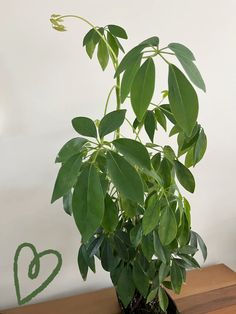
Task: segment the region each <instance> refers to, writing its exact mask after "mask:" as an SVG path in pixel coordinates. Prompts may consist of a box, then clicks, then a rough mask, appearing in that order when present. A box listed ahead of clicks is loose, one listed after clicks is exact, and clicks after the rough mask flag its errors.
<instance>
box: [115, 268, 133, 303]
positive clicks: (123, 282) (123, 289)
mask: <svg viewBox="0 0 236 314" xmlns="http://www.w3.org/2000/svg"><path fill="white" fill-rule="evenodd" d="M134 292H135V285H134V283H133V277H132V270H131V268H130V267H129V266H126V267H124V268H123V269H122V271H121V274H120V277H119V279H118V283H117V293H118V296H119V298H120V300H121V302H122V303H123V305H124V307H125V308H126V307H127V306H128V304H129V303H130V301H131V300H132V298H133V296H134Z"/></svg>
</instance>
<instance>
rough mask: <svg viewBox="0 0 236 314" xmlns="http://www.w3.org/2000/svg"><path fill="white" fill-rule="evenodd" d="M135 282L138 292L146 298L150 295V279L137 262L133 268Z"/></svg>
mask: <svg viewBox="0 0 236 314" xmlns="http://www.w3.org/2000/svg"><path fill="white" fill-rule="evenodd" d="M133 281H134V284H135V286H136V288H137V289H138V291H139V292H140V293H141V294H142V296H143V297H144V298H145V297H146V296H147V293H148V288H149V278H148V277H147V275H146V274H145V273H144V271H143V270H142V268H141V267H140V265H139V263H138V262H135V263H134V266H133Z"/></svg>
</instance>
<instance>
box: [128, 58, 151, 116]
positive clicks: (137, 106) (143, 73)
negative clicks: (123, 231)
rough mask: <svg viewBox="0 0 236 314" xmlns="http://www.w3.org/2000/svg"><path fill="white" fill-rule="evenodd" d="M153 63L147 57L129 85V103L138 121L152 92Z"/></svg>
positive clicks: (148, 102) (147, 104)
mask: <svg viewBox="0 0 236 314" xmlns="http://www.w3.org/2000/svg"><path fill="white" fill-rule="evenodd" d="M154 85H155V65H154V62H153V59H152V58H148V59H147V60H146V61H145V62H144V63H143V64H142V66H141V67H140V68H139V70H138V71H137V73H136V75H135V78H134V81H133V84H132V86H131V92H130V96H131V104H132V107H133V110H134V113H135V115H136V117H137V118H138V120H139V121H141V120H142V118H143V116H144V114H145V112H146V110H147V108H148V106H149V104H150V102H151V100H152V96H153V93H154Z"/></svg>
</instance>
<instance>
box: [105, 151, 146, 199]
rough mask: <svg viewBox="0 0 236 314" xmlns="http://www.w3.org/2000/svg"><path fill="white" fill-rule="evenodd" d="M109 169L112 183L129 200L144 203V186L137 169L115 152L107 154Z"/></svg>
mask: <svg viewBox="0 0 236 314" xmlns="http://www.w3.org/2000/svg"><path fill="white" fill-rule="evenodd" d="M107 168H108V173H109V176H110V178H111V181H112V183H113V184H114V185H115V187H116V188H117V190H118V191H119V192H120V193H121V194H123V195H125V196H126V197H127V198H128V199H130V200H132V201H134V202H137V203H141V204H142V203H143V193H144V192H143V184H142V181H141V178H140V176H139V174H138V173H137V171H136V170H135V168H133V167H132V166H131V165H130V164H129V163H128V162H127V161H126V160H125V159H124V158H123V157H121V156H119V155H118V154H116V153H115V152H109V153H108V154H107Z"/></svg>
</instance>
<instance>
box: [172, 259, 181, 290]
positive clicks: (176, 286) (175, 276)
mask: <svg viewBox="0 0 236 314" xmlns="http://www.w3.org/2000/svg"><path fill="white" fill-rule="evenodd" d="M170 278H171V285H172V288H173V290H174V291H175V293H177V294H179V293H180V290H181V287H182V283H183V280H182V272H181V269H180V267H179V266H178V265H177V263H176V262H175V261H174V260H173V261H172V265H171V268H170Z"/></svg>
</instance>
